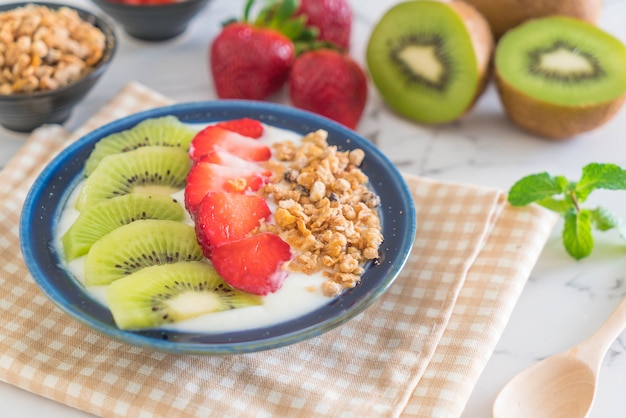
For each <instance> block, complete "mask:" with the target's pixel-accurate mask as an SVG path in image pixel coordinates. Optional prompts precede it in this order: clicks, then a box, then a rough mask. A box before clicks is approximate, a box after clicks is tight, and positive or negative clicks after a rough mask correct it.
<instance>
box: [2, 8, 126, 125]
mask: <svg viewBox="0 0 626 418" xmlns="http://www.w3.org/2000/svg"><path fill="white" fill-rule="evenodd" d="M27 4H36V5H41V6H46V7H48V8H50V9H59V8H61V7H68V8H70V9H74V10H76V11H77V12H78V15H79V16H80V17H81V18H82V19H83V20H86V21H87V22H90V23H91V24H93V25H94V26H96V27H97V28H98V29H100V30H101V31H102V32H103V33H104V35H105V36H106V49H105V51H104V55H103V56H102V58H101V59H100V62H98V64H97V65H96V66H95V68H94V69H93V70H92V71H91V72H90V73H89V74H87V75H85V76H84V77H82V78H81V79H79V80H77V81H75V82H73V83H71V84H69V85H67V86H64V87H60V88H57V89H54V90H47V91H39V92H33V93H16V94H10V95H0V125H2V126H4V127H5V128H7V129H10V130H13V131H18V132H30V131H32V130H34V129H35V128H38V127H39V126H41V125H43V124H52V123H56V124H62V123H64V122H65V121H66V120H67V119H68V118H69V117H70V115H71V113H72V109H73V108H74V106H75V105H76V104H77V103H78V102H80V101H81V100H82V99H83V98H84V97H85V96H86V95H87V93H88V92H89V91H90V90H91V88H92V87H93V86H94V85H95V84H96V82H97V81H98V80H99V79H100V77H102V75H103V74H104V72H105V71H106V70H107V68H108V66H109V64H110V63H111V60H112V59H113V56H114V54H115V51H116V49H117V37H116V35H115V32H114V31H113V27H112V25H111V23H109V22H108V21H107V20H105V19H103V18H101V17H99V16H97V15H95V14H93V13H91V12H88V11H86V10H83V9H80V8H77V7H74V6H70V5H66V4H60V3H46V2H19V3H9V4H2V5H0V12H4V11H7V10H11V9H16V8H19V7H23V6H25V5H27Z"/></svg>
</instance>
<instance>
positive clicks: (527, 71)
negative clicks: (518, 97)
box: [495, 16, 626, 107]
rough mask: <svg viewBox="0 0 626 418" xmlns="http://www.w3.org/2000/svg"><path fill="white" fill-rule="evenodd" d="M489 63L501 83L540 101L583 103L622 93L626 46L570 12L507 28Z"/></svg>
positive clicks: (569, 104) (609, 98) (584, 104)
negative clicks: (492, 62)
mask: <svg viewBox="0 0 626 418" xmlns="http://www.w3.org/2000/svg"><path fill="white" fill-rule="evenodd" d="M495 67H496V71H497V74H498V77H500V78H501V79H502V80H503V81H504V82H505V83H508V84H509V85H511V86H512V87H514V88H515V89H517V90H519V91H521V92H523V93H524V94H526V95H528V96H530V97H532V98H534V99H536V100H539V101H542V102H545V103H552V104H558V105H563V106H570V107H578V106H588V105H593V104H596V103H605V102H609V101H611V100H615V99H617V98H619V97H620V96H622V95H624V93H625V92H626V47H625V46H624V45H623V44H622V43H621V42H620V41H619V40H618V39H616V38H614V37H613V36H611V35H609V34H608V33H606V32H604V31H602V30H601V29H599V28H598V27H596V26H594V25H592V24H589V23H586V22H584V21H581V20H578V19H574V18H570V17H562V16H554V17H547V18H541V19H536V20H532V21H529V22H527V23H524V24H522V25H520V26H517V27H516V28H514V29H512V30H510V31H509V32H507V33H506V34H505V35H504V36H503V37H502V39H501V40H500V42H499V43H498V46H497V48H496V54H495Z"/></svg>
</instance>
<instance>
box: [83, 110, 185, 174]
mask: <svg viewBox="0 0 626 418" xmlns="http://www.w3.org/2000/svg"><path fill="white" fill-rule="evenodd" d="M196 133H197V131H195V130H193V129H192V128H191V127H190V126H188V125H185V124H184V123H182V122H181V121H179V120H178V118H176V117H175V116H172V115H168V116H162V117H159V118H151V119H146V120H144V121H142V122H140V123H138V124H137V125H135V126H134V127H132V128H130V129H127V130H125V131H121V132H116V133H113V134H111V135H108V136H106V137H104V138H102V139H101V140H100V141H98V142H97V143H96V146H95V147H94V149H93V151H92V152H91V154H90V155H89V158H87V161H85V170H84V172H85V175H86V176H88V175H90V174H91V173H92V172H93V170H94V169H95V168H96V166H97V165H98V164H99V163H100V161H101V160H102V159H103V158H104V157H106V156H107V155H111V154H117V153H120V152H128V151H132V150H135V149H137V148H141V147H146V146H155V145H158V146H168V147H179V148H183V149H184V150H188V149H189V144H190V143H191V140H192V139H193V137H194V135H195V134H196Z"/></svg>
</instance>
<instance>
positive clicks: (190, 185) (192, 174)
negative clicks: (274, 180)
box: [185, 160, 266, 216]
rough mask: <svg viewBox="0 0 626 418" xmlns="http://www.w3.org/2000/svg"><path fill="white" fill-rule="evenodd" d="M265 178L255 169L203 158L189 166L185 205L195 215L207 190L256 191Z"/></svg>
mask: <svg viewBox="0 0 626 418" xmlns="http://www.w3.org/2000/svg"><path fill="white" fill-rule="evenodd" d="M265 181H266V178H265V177H263V176H262V175H261V174H260V173H258V172H256V171H251V170H246V169H243V168H239V167H227V166H223V165H217V164H213V163H210V162H206V161H203V160H200V161H198V162H197V163H196V164H194V166H193V167H191V170H190V171H189V174H188V175H187V185H186V186H185V207H186V208H187V211H188V212H189V213H190V214H191V215H192V216H195V214H196V212H197V210H198V205H199V204H200V202H202V199H203V198H204V196H205V195H206V194H207V193H209V192H215V191H225V192H229V193H244V192H246V191H257V190H259V189H260V188H261V186H263V184H264V183H265Z"/></svg>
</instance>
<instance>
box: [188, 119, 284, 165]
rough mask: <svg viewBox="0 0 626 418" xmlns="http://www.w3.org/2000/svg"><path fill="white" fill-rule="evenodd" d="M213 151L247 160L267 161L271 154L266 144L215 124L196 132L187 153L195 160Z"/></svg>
mask: <svg viewBox="0 0 626 418" xmlns="http://www.w3.org/2000/svg"><path fill="white" fill-rule="evenodd" d="M215 151H226V152H229V153H231V154H233V155H236V156H238V157H239V158H242V159H244V160H248V161H267V160H269V159H270V157H271V155H272V151H271V150H270V148H269V147H268V146H267V145H265V144H262V143H260V142H258V141H256V140H254V139H252V138H249V137H245V136H243V135H240V134H238V133H236V132H233V131H229V130H227V129H224V128H220V127H219V126H216V125H211V126H207V127H206V128H204V129H203V130H201V131H200V132H198V133H197V134H196V136H195V137H194V138H193V140H192V141H191V145H190V146H189V155H190V156H191V158H192V159H194V160H196V161H197V160H199V159H200V158H202V157H204V156H205V155H207V154H210V153H212V152H215Z"/></svg>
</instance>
